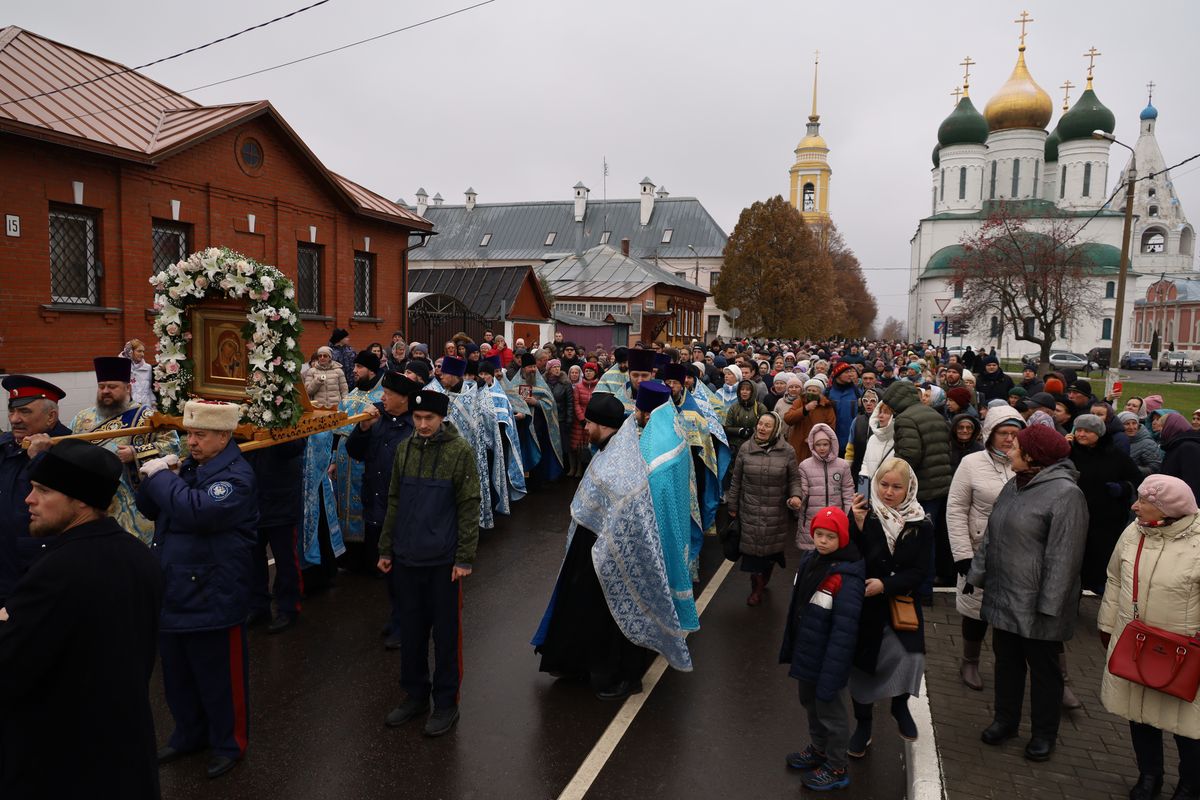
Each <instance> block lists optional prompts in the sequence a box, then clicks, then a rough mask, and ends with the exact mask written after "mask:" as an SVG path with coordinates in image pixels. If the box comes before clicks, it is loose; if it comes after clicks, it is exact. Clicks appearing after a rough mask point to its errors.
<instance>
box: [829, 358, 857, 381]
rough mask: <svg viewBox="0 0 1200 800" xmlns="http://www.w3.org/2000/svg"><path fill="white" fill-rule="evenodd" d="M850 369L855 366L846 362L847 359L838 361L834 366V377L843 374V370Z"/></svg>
mask: <svg viewBox="0 0 1200 800" xmlns="http://www.w3.org/2000/svg"><path fill="white" fill-rule="evenodd" d="M848 369H854V367H853V366H852V365H850V364H848V363H846V362H845V361H839V362H838V363H837V365H836V366H835V367H834V368H833V377H835V378H836V377H837V376H838V375H841V374H842V373H843V372H845V371H846V370H848Z"/></svg>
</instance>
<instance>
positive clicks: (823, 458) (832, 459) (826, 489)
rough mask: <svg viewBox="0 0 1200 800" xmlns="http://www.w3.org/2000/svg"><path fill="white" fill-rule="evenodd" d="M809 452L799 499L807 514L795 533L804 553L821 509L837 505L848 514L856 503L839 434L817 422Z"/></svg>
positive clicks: (802, 468) (802, 467) (802, 466)
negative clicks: (842, 456)
mask: <svg viewBox="0 0 1200 800" xmlns="http://www.w3.org/2000/svg"><path fill="white" fill-rule="evenodd" d="M808 449H809V451H810V452H811V453H812V455H811V456H809V457H808V458H806V459H804V460H803V461H801V462H800V499H801V500H802V501H803V503H804V513H803V514H802V515H801V517H800V526H799V528H798V529H797V532H796V545H797V546H798V547H799V548H800V549H801V550H811V549H812V548H813V542H812V537H811V536H810V535H809V530H810V529H811V528H812V521H813V520H814V519H816V516H817V512H818V511H820V510H821V509H822V508H827V507H829V506H836V507H838V508H840V509H842V511H845V512H846V513H847V514H849V513H850V507H851V505H852V504H853V501H854V478H853V477H851V475H850V464H849V462H847V461H846V459H844V458H838V440H837V434H836V433H834V432H833V428H831V427H829V426H828V425H826V424H825V423H823V422H818V423H817V424H816V425H814V426H813V429H812V430H811V431H809V432H808Z"/></svg>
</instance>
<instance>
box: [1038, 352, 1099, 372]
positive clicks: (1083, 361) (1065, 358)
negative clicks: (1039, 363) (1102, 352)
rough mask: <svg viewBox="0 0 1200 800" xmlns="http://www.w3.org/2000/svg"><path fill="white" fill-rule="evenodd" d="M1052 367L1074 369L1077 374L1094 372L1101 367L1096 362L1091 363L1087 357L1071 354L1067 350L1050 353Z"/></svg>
mask: <svg viewBox="0 0 1200 800" xmlns="http://www.w3.org/2000/svg"><path fill="white" fill-rule="evenodd" d="M1050 366H1052V367H1054V368H1055V369H1073V370H1075V371H1076V372H1092V371H1093V370H1098V369H1100V365H1099V364H1097V363H1096V362H1095V361H1090V360H1089V359H1088V358H1087V356H1081V355H1080V354H1079V353H1069V352H1067V351H1066V350H1058V351H1053V352H1051V353H1050Z"/></svg>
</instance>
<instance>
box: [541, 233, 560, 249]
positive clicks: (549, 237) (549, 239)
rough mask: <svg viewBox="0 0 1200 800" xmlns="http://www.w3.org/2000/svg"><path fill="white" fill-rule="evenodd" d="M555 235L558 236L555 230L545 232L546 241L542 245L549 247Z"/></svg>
mask: <svg viewBox="0 0 1200 800" xmlns="http://www.w3.org/2000/svg"><path fill="white" fill-rule="evenodd" d="M557 236H558V232H557V231H550V232H549V233H547V234H546V241H545V242H544V243H543V245H544V246H545V247H549V246H550V245H552V244H554V239H555V238H556V237H557Z"/></svg>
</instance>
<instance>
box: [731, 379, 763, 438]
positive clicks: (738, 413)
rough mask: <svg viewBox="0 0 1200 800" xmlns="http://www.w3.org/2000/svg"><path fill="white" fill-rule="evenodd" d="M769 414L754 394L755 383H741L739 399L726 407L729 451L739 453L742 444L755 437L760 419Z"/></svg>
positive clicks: (738, 389)
mask: <svg viewBox="0 0 1200 800" xmlns="http://www.w3.org/2000/svg"><path fill="white" fill-rule="evenodd" d="M766 413H767V407H766V406H764V405H763V404H762V402H761V401H759V399H758V397H757V396H756V395H755V393H754V383H753V382H751V381H741V382H740V383H738V385H737V399H736V400H735V401H733V402H732V403H726V405H725V436H726V438H728V439H729V449H730V450H731V451H733V452H734V453H737V452H738V450H740V449H741V447H742V444H743V443H744V442H746V441H747V440H748V439H750V437H751V436H753V435H754V427H755V426H756V425H757V424H758V418H759V417H761V416H762V415H763V414H766Z"/></svg>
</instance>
